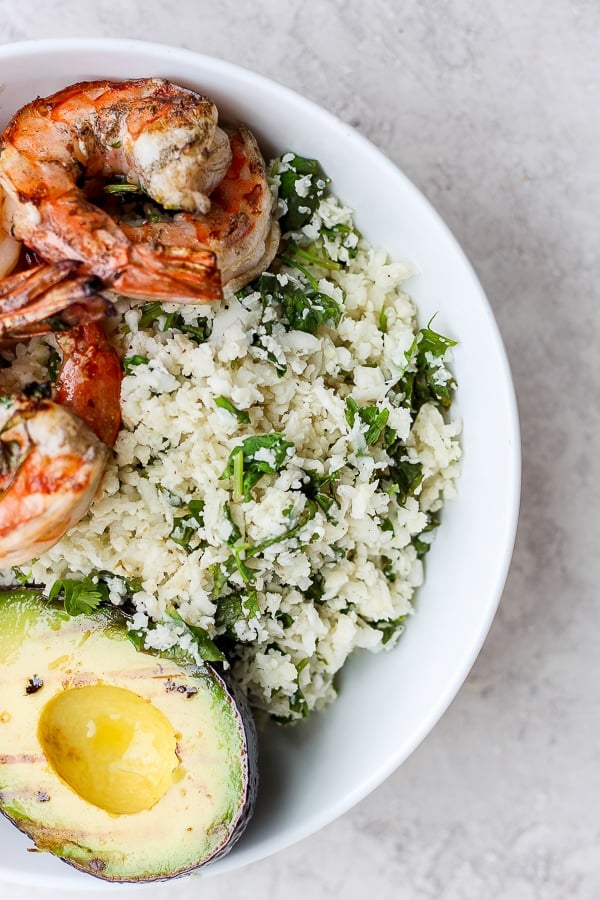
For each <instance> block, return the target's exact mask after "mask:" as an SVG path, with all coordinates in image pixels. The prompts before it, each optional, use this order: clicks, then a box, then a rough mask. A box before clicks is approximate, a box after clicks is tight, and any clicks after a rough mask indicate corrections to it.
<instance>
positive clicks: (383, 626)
mask: <svg viewBox="0 0 600 900" xmlns="http://www.w3.org/2000/svg"><path fill="white" fill-rule="evenodd" d="M407 619H408V616H407V615H404V616H398V618H397V619H381V620H380V621H378V622H371V623H370V625H371V627H372V628H376V629H377V630H378V631H381V643H382V644H384V645H385V644H389V643H390V641H392V640H394V638H397V637H399V636H400V635H401V634H402V632H403V631H404V628H405V623H406V620H407Z"/></svg>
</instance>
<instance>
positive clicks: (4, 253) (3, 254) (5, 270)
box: [0, 191, 21, 278]
mask: <svg viewBox="0 0 600 900" xmlns="http://www.w3.org/2000/svg"><path fill="white" fill-rule="evenodd" d="M7 203H8V201H7V199H6V197H5V196H4V193H3V192H2V191H0V222H4V221H7V220H8V219H9V218H10V211H9V209H6V210H5V205H6V204H7ZM20 252H21V245H20V243H19V242H18V241H16V240H15V239H14V237H12V235H11V234H10V233H9V232H8V231H7V230H6V229H5V228H2V227H0V278H4V276H5V275H8V274H9V272H12V270H13V269H14V267H15V266H16V264H17V261H18V259H19V254H20Z"/></svg>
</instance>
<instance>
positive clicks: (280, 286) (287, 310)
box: [257, 259, 342, 334]
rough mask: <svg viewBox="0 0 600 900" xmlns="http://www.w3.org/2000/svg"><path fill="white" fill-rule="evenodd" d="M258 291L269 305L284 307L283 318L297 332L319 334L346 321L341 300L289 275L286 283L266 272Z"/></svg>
mask: <svg viewBox="0 0 600 900" xmlns="http://www.w3.org/2000/svg"><path fill="white" fill-rule="evenodd" d="M283 261H284V262H290V261H288V260H285V259H284V260H283ZM313 280H314V279H313ZM257 290H258V291H259V292H260V294H261V297H262V298H263V302H264V303H265V304H266V305H271V304H273V303H275V304H278V305H279V306H280V307H281V312H282V315H283V318H284V319H285V320H286V321H287V323H288V324H289V326H290V328H291V329H293V330H296V331H304V332H306V333H308V334H315V332H316V331H317V329H318V328H319V326H321V325H338V324H339V322H340V319H341V317H342V308H341V306H340V305H339V303H338V302H337V300H335V299H334V298H333V297H330V296H329V295H328V294H324V293H322V292H321V291H319V290H317V289H316V282H315V284H314V285H308V286H307V285H303V284H301V283H300V282H299V281H297V280H296V279H295V278H292V277H291V276H289V275H288V276H287V282H285V281H284V283H282V282H281V281H280V279H279V278H277V276H276V275H273V274H271V273H270V272H266V273H265V274H264V275H261V276H260V278H259V279H258V282H257Z"/></svg>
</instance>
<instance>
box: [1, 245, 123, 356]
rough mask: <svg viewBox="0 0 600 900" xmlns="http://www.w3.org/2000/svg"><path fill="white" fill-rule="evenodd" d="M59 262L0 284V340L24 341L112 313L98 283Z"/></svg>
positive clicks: (77, 265) (71, 264)
mask: <svg viewBox="0 0 600 900" xmlns="http://www.w3.org/2000/svg"><path fill="white" fill-rule="evenodd" d="M81 268H82V266H81V263H79V262H77V261H76V260H69V259H67V260H60V261H58V262H55V263H51V264H45V263H44V264H41V265H39V266H36V267H34V268H32V269H27V270H25V271H22V272H17V273H15V274H14V275H10V276H9V277H8V278H5V279H4V280H3V281H2V282H1V283H0V337H9V338H13V339H14V338H19V339H20V338H24V337H31V336H33V335H35V334H48V333H50V332H52V331H56V330H62V329H64V328H70V327H73V325H75V324H78V323H79V322H82V321H86V322H87V321H95V320H96V319H100V318H104V317H105V316H107V315H111V314H112V313H114V307H113V304H112V303H111V302H110V300H108V299H107V298H105V297H103V296H102V295H101V294H100V290H101V289H102V282H101V281H100V280H99V279H98V278H96V277H95V276H93V275H87V274H83V273H81Z"/></svg>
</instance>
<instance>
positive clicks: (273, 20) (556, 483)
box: [0, 0, 600, 900]
mask: <svg viewBox="0 0 600 900" xmlns="http://www.w3.org/2000/svg"><path fill="white" fill-rule="evenodd" d="M65 36H107V37H109V36H110V37H133V38H140V39H145V40H152V41H160V42H163V43H170V44H174V45H178V46H183V47H187V48H189V49H192V50H197V51H201V52H204V53H207V54H211V55H215V56H220V57H222V58H225V59H227V60H231V61H235V62H237V63H239V64H241V65H243V66H246V67H248V68H250V69H254V70H256V71H259V72H261V73H263V74H265V75H267V76H269V77H272V78H273V79H275V80H277V81H279V82H282V83H284V84H286V85H288V86H289V87H291V88H293V89H295V90H297V91H299V92H301V93H303V94H305V95H306V96H308V97H310V98H311V99H313V100H315V101H316V102H317V103H320V104H321V105H323V106H325V107H327V108H328V109H330V110H331V111H333V112H334V113H336V114H337V115H338V116H340V117H341V118H342V119H344V120H345V121H347V122H350V123H351V124H352V125H354V126H355V127H356V128H357V129H358V130H359V131H360V132H362V133H363V134H364V135H366V136H367V137H368V138H369V139H370V140H371V141H373V142H374V143H375V144H376V145H377V146H379V147H380V148H381V149H382V150H383V151H384V152H385V153H386V154H388V155H389V156H390V157H391V158H392V159H393V160H394V161H395V162H396V163H397V164H398V165H399V166H400V168H401V169H402V170H403V171H404V172H405V173H406V174H407V175H408V176H409V178H411V179H412V180H413V181H414V182H415V183H416V185H417V186H418V187H419V188H420V189H421V190H422V191H423V192H424V194H425V195H426V196H427V197H428V198H429V199H430V200H431V201H432V202H433V204H434V205H435V206H436V207H437V209H438V210H439V212H440V213H441V214H442V216H443V217H444V218H445V220H446V222H447V223H448V225H449V226H450V228H451V229H452V230H453V231H454V233H455V235H456V237H457V238H458V240H459V241H460V243H461V244H462V246H463V247H464V249H465V250H466V252H467V254H468V256H469V257H470V259H471V261H472V263H473V264H474V266H475V268H476V270H477V272H478V274H479V276H480V278H481V281H482V283H483V286H484V288H485V290H486V291H487V294H488V297H489V299H490V302H491V304H492V307H493V310H494V313H495V315H496V317H497V320H498V323H499V326H500V329H501V332H502V334H503V337H504V340H505V343H506V347H507V351H508V355H509V359H510V362H511V366H512V370H513V374H514V379H515V384H516V390H517V396H518V401H519V407H520V415H521V421H522V438H523V494H522V511H521V519H520V526H519V532H518V536H517V544H516V549H515V554H514V560H513V565H512V568H511V572H510V575H509V578H508V583H507V586H506V590H505V592H504V597H503V600H502V602H501V605H500V609H499V612H498V615H497V617H496V620H495V623H494V625H493V627H492V630H491V632H490V635H489V638H488V640H487V642H486V644H485V646H484V648H483V651H482V652H481V654H480V656H479V658H478V660H477V662H476V664H475V666H474V668H473V670H472V673H471V675H470V677H469V679H468V680H467V682H466V684H465V685H464V687H463V689H462V690H461V692H460V694H459V695H458V697H457V698H456V700H455V701H454V703H453V704H452V706H451V708H450V709H449V711H448V712H447V713H446V715H445V716H444V718H443V719H442V721H441V722H440V724H439V725H438V726H437V727H436V728H435V729H434V731H433V733H432V734H431V735H430V736H429V737H428V738H427V739H426V741H425V742H424V743H423V744H422V745H421V747H420V748H419V749H418V750H417V751H416V752H415V753H414V754H413V755H412V757H411V758H410V759H409V760H408V761H407V762H406V763H405V764H404V765H403V766H402V767H401V768H400V769H399V770H398V771H397V772H396V773H395V774H394V775H393V776H392V777H391V778H390V779H389V780H388V781H387V782H386V783H385V784H384V785H383V786H382V787H380V788H379V789H378V790H377V791H375V792H374V793H373V794H372V795H371V796H370V797H368V798H367V799H366V800H364V801H363V802H362V803H360V804H359V805H358V806H357V807H355V808H354V809H353V810H352V811H350V812H349V813H347V814H346V815H345V816H344V817H343V818H342V819H340V820H338V821H337V822H335V823H333V824H332V825H330V826H329V827H328V828H326V829H324V830H323V831H322V832H320V833H319V834H316V835H314V836H313V837H311V838H309V839H307V840H305V841H303V842H302V843H300V844H298V845H296V846H295V847H292V848H291V849H289V850H287V851H285V852H282V853H280V854H279V855H277V856H275V857H273V858H271V859H268V860H265V861H263V862H259V863H256V864H254V865H253V866H250V867H249V868H247V869H245V870H243V871H241V872H234V873H232V874H226V875H223V876H220V877H218V878H214V879H208V880H206V881H204V880H203V881H202V882H198V881H195V880H194V881H190V880H186V879H183V880H179V881H176V882H172V883H169V884H167V885H159V886H152V887H148V888H145V889H144V890H143V892H142V895H143V897H144V898H147V900H163V898H164V900H166V898H167V897H169V898H170V900H191V898H192V897H196V896H201V897H202V898H203V900H241V898H246V897H259V896H260V897H286V900H300V898H302V900H305V898H307V897H310V898H312V900H325V898H330V897H344V900H362V898H365V897H367V896H371V897H377V898H379V900H392V898H394V900H396V898H398V900H405V898H406V900H426V898H427V900H429V898H434V900H567V898H568V900H596V898H597V897H598V896H600V851H599V849H598V848H599V846H600V804H599V803H598V798H599V797H600V715H599V708H600V706H599V700H600V653H599V652H598V650H599V643H598V633H599V629H598V616H599V596H598V595H599V591H598V584H599V583H600V554H598V550H597V535H598V534H600V513H599V510H600V472H599V466H598V453H597V446H598V440H599V438H600V404H599V403H598V397H599V396H600V364H599V363H598V350H597V344H598V338H599V337H600V329H599V324H600V312H599V308H598V284H600V277H599V276H600V264H599V252H598V244H599V240H598V231H599V226H598V209H599V208H600V169H599V168H598V164H597V157H598V151H597V148H598V146H599V139H600V117H599V116H598V108H599V101H600V53H599V52H598V46H599V41H600V4H598V3H595V2H593V0H545V2H542V0H529V2H523V0H490V2H488V3H485V4H474V3H471V2H468V0H406V2H404V3H402V4H400V3H393V2H390V0H371V2H369V3H365V2H361V0H344V2H342V0H302V2H300V0H288V2H281V0H255V2H252V3H249V2H245V0H212V2H210V3H209V2H207V0H179V2H178V3H177V4H174V3H172V2H168V3H167V2H164V0H144V2H131V0H130V2H127V0H122V2H121V3H120V4H115V3H114V2H106V0H96V2H95V3H94V4H93V5H92V4H91V3H87V2H85V0H78V2H74V0H64V2H60V0H46V2H45V3H44V4H38V3H35V2H32V0H19V2H18V3H17V2H15V0H0V42H2V43H5V42H11V41H15V40H23V39H26V38H41V37H65ZM492 514H493V511H491V510H490V515H492ZM481 524H482V527H485V523H481ZM125 893H128V894H129V892H125V891H123V890H121V889H115V890H113V891H111V895H112V896H114V897H124V896H125ZM62 896H64V895H63V894H62V893H59V892H58V891H55V890H47V891H46V890H33V889H31V888H26V887H19V886H16V885H7V884H3V883H2V882H0V897H2V898H3V900H29V898H35V900H58V898H59V897H62ZM72 896H74V895H72Z"/></svg>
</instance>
